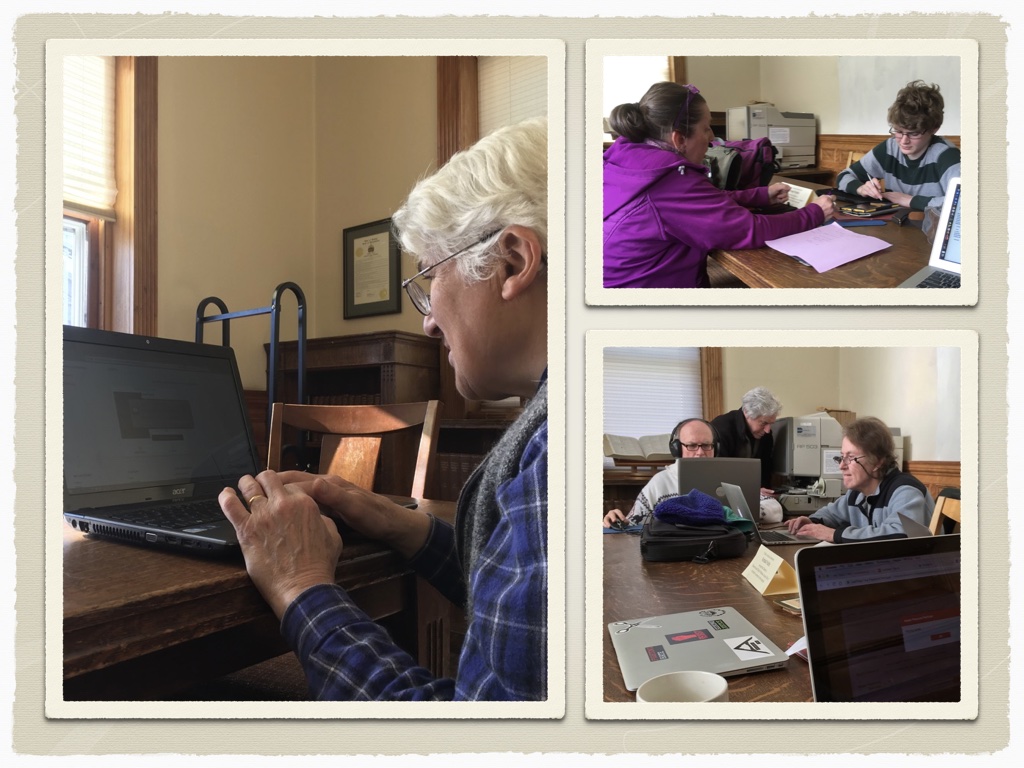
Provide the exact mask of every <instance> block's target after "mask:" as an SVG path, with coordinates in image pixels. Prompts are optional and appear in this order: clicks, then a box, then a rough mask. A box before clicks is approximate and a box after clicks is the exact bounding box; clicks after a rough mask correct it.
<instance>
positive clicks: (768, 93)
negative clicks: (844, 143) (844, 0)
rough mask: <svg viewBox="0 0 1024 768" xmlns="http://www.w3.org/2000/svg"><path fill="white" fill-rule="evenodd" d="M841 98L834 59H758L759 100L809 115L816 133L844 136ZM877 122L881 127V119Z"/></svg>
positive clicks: (789, 110)
mask: <svg viewBox="0 0 1024 768" xmlns="http://www.w3.org/2000/svg"><path fill="white" fill-rule="evenodd" d="M895 95H896V91H895V90H894V91H893V93H892V96H895ZM841 96H842V95H841V93H840V88H839V59H838V57H836V56H807V57H790V56H765V57H762V58H761V98H762V99H763V100H764V101H768V102H771V103H772V104H775V106H777V107H778V108H779V109H781V110H783V111H786V112H811V113H812V114H814V116H815V117H816V118H817V119H818V133H847V131H844V130H842V127H841V125H840V120H839V101H840V99H841ZM881 120H882V124H883V125H884V120H885V117H884V115H883V116H882V118H881Z"/></svg>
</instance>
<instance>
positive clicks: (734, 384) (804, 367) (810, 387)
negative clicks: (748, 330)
mask: <svg viewBox="0 0 1024 768" xmlns="http://www.w3.org/2000/svg"><path fill="white" fill-rule="evenodd" d="M839 357H840V352H839V350H838V349H836V348H821V349H818V348H797V347H771V348H762V347H756V348H750V347H742V348H740V347H732V348H726V349H724V350H722V374H723V381H724V392H723V395H724V398H725V403H724V405H725V410H727V411H733V410H735V409H737V408H739V407H740V402H741V400H742V398H743V395H744V394H745V393H746V392H748V391H749V390H751V389H753V388H754V387H767V388H768V389H769V390H771V392H772V394H774V395H775V396H776V397H777V398H778V399H779V401H780V402H781V403H782V415H783V416H803V415H804V414H807V413H813V412H814V411H815V410H816V409H817V408H818V406H828V407H839V406H838V404H837V403H836V402H835V400H836V399H837V397H838V391H839Z"/></svg>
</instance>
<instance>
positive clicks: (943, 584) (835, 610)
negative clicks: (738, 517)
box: [796, 536, 960, 701]
mask: <svg viewBox="0 0 1024 768" xmlns="http://www.w3.org/2000/svg"><path fill="white" fill-rule="evenodd" d="M796 562H797V571H798V578H799V582H800V600H801V606H802V609H803V617H804V631H805V633H806V635H807V646H808V656H809V659H810V666H811V684H812V687H813V689H814V699H815V701H959V700H960V537H959V536H933V537H929V538H917V539H891V540H885V541H876V542H865V543H863V544H843V545H839V546H832V547H812V548H809V549H805V550H802V551H800V552H799V553H798V555H797V561H796Z"/></svg>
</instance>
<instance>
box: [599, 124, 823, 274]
mask: <svg viewBox="0 0 1024 768" xmlns="http://www.w3.org/2000/svg"><path fill="white" fill-rule="evenodd" d="M708 173H709V171H708V169H707V168H706V167H704V166H702V165H694V164H693V163H691V162H690V161H689V160H687V159H686V158H684V157H681V156H680V155H677V154H676V153H675V152H671V151H669V150H667V149H661V148H660V147H656V146H654V145H653V144H635V143H633V142H630V141H627V140H626V139H624V138H622V137H620V138H618V139H616V140H615V143H614V144H612V146H610V147H609V148H608V150H607V151H606V152H605V153H604V287H605V288H706V287H708V272H707V258H708V251H710V250H712V249H715V248H725V249H731V248H737V249H739V248H761V247H762V246H764V243H765V240H772V239H774V238H777V237H785V236H786V235H792V234H795V233H797V232H803V231H805V230H808V229H813V228H814V227H816V226H818V225H820V224H822V223H823V222H824V221H825V214H824V213H823V212H822V210H821V208H819V207H818V206H817V205H807V206H804V207H803V208H801V209H800V210H798V211H792V212H789V213H780V214H776V215H771V216H765V215H761V214H756V213H752V212H751V211H749V210H748V208H750V207H761V206H766V205H768V204H769V201H768V188H767V187H757V188H755V189H740V190H735V191H727V190H721V189H719V188H718V187H716V186H715V185H714V184H712V183H711V180H710V179H709V178H708Z"/></svg>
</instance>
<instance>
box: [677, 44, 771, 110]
mask: <svg viewBox="0 0 1024 768" xmlns="http://www.w3.org/2000/svg"><path fill="white" fill-rule="evenodd" d="M686 78H687V79H688V80H689V81H690V82H691V83H693V84H694V85H696V86H697V87H698V88H700V93H701V95H702V96H703V97H704V98H705V99H707V102H708V106H709V107H710V108H711V110H712V111H713V112H724V111H725V110H727V109H728V108H729V107H741V106H743V105H744V104H747V103H749V102H751V101H758V100H759V99H761V98H762V97H761V59H760V58H759V57H757V56H721V57H710V56H689V57H687V59H686Z"/></svg>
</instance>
